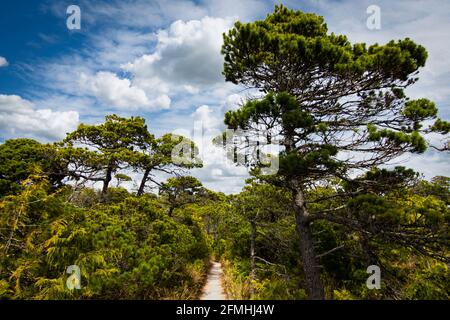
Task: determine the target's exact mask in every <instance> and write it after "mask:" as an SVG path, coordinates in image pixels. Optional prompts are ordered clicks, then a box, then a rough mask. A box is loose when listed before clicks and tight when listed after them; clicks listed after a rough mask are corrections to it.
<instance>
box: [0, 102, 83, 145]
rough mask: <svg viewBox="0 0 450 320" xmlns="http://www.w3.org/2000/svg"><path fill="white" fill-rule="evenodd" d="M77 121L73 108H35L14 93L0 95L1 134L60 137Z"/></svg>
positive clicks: (5, 135)
mask: <svg viewBox="0 0 450 320" xmlns="http://www.w3.org/2000/svg"><path fill="white" fill-rule="evenodd" d="M78 122H79V116H78V112H76V111H53V110H51V109H35V108H34V105H33V104H32V103H31V102H30V101H28V100H25V99H23V98H21V97H19V96H17V95H3V94H2V95H0V127H1V130H0V132H1V134H2V136H3V137H2V138H11V137H33V138H40V139H43V140H47V141H52V140H58V139H61V138H64V136H65V135H66V133H67V132H70V131H72V130H74V129H75V128H76V127H77V125H78Z"/></svg>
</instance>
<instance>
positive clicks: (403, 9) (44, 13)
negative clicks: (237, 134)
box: [0, 0, 450, 192]
mask: <svg viewBox="0 0 450 320" xmlns="http://www.w3.org/2000/svg"><path fill="white" fill-rule="evenodd" d="M279 2H280V1H260V0H229V1H222V0H203V1H187V0H172V1H159V0H134V1H127V0H124V1H115V0H110V1H36V0H31V1H30V0H14V1H11V0H6V1H2V9H1V11H0V141H4V140H5V139H9V138H16V137H23V136H27V137H32V138H35V139H37V140H40V141H43V142H47V141H56V140H58V139H60V138H62V137H63V136H64V134H65V133H66V132H68V131H71V130H73V129H74V128H75V127H76V126H77V125H78V124H79V123H80V122H87V123H98V122H100V121H102V119H103V117H104V116H105V115H106V114H109V113H117V114H120V115H123V116H130V115H140V116H143V117H145V118H146V120H147V121H148V123H149V127H150V130H151V131H153V132H154V133H156V134H157V135H160V134H162V133H165V132H174V131H175V132H180V133H184V134H187V135H191V134H192V133H193V128H194V123H199V122H201V123H202V125H203V130H204V131H205V132H207V133H206V137H207V138H208V137H209V136H211V135H213V134H214V133H215V132H217V131H220V130H222V129H223V124H222V117H223V113H224V112H225V111H226V110H229V109H231V108H235V107H236V105H237V104H239V103H240V102H241V101H243V99H245V98H246V96H248V94H249V93H248V92H246V91H243V88H240V87H237V86H234V85H231V84H229V83H225V81H224V79H223V76H222V75H221V71H222V70H221V69H222V57H221V56H220V53H219V50H220V44H221V34H222V32H224V31H226V30H227V29H229V28H230V27H231V26H232V24H233V23H234V21H236V20H237V19H239V20H241V21H251V20H255V19H260V18H263V17H264V16H265V15H266V14H267V13H269V12H270V11H271V10H272V9H273V6H274V4H276V3H279ZM283 3H284V4H285V5H286V6H288V7H291V8H295V9H301V10H303V11H309V12H315V13H318V14H320V15H323V16H324V17H325V19H326V21H327V24H328V27H329V30H330V31H333V32H335V33H343V34H346V35H347V36H348V37H349V39H350V40H351V41H353V42H366V43H374V42H379V43H384V42H387V41H389V40H391V39H400V38H405V37H410V38H412V39H413V40H415V41H417V42H418V43H421V44H423V45H424V46H425V47H426V48H427V50H428V52H429V60H428V63H427V66H426V67H425V68H423V70H421V73H420V78H421V79H420V81H419V82H418V83H417V84H416V85H415V86H414V87H413V88H411V89H410V90H408V94H409V95H410V96H411V97H413V98H417V97H428V98H430V99H432V100H434V101H436V102H437V104H438V106H439V108H440V116H441V117H442V118H444V119H447V120H448V119H449V118H450V103H449V101H450V87H449V86H448V84H449V80H450V59H448V57H449V55H450V37H449V34H448V30H450V22H449V19H448V12H450V3H449V2H448V1H445V0H441V1H438V0H430V1H387V0H385V1H372V0H370V1H350V0H341V1H331V0H330V1H325V0H303V1H293V0H290V1H283ZM71 4H75V5H78V6H79V7H80V9H81V29H80V30H68V29H67V27H66V19H67V17H68V15H67V14H66V9H67V7H68V6H69V5H71ZM371 4H375V5H378V6H379V7H380V9H381V29H380V30H370V29H368V28H367V26H366V19H367V17H368V14H367V12H366V9H367V7H368V6H369V5H371ZM433 139H435V138H433ZM203 153H204V157H205V159H204V160H205V161H206V162H205V163H206V164H205V167H204V168H203V169H199V170H196V171H194V172H193V173H194V175H196V176H197V177H199V178H200V179H201V180H202V181H203V182H204V183H205V184H206V185H207V186H208V187H210V188H213V189H216V190H221V191H225V192H237V191H239V189H240V188H241V187H242V185H243V179H244V178H245V177H246V175H247V174H246V172H245V170H244V169H243V168H236V167H233V166H230V165H228V164H224V163H218V161H219V159H220V158H221V157H222V156H223V155H221V154H220V153H217V152H213V151H212V150H211V149H210V148H209V147H206V146H205V147H204V150H203ZM448 160H449V157H448V154H447V155H445V154H439V153H436V152H433V151H430V152H428V153H426V154H425V155H423V156H420V157H411V156H408V155H405V156H404V157H402V158H401V159H400V160H399V162H400V163H401V164H403V165H407V166H411V167H414V168H416V169H417V170H419V171H421V172H423V173H424V174H425V176H426V177H427V178H430V177H432V176H434V175H438V174H440V175H450V172H449V166H448ZM219 162H220V161H219Z"/></svg>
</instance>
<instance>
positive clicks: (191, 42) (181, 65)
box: [122, 17, 234, 92]
mask: <svg viewBox="0 0 450 320" xmlns="http://www.w3.org/2000/svg"><path fill="white" fill-rule="evenodd" d="M233 21H234V19H232V18H211V17H204V18H202V19H201V20H190V21H186V22H185V21H181V20H178V21H175V22H174V23H172V24H171V25H170V27H169V28H168V29H163V30H159V31H158V32H157V34H156V39H157V40H156V41H157V44H156V47H155V50H154V52H153V53H152V54H146V55H143V56H141V57H139V58H137V59H135V60H134V61H132V62H130V63H127V64H124V65H123V66H122V67H123V69H124V70H126V71H129V72H131V73H132V74H133V75H134V80H133V82H134V83H135V84H137V85H139V86H140V87H142V88H147V87H153V86H154V84H155V82H158V81H157V80H155V78H157V79H158V80H159V81H161V80H162V81H164V82H166V83H168V84H170V85H180V86H185V88H186V89H187V91H190V92H197V91H196V87H198V86H201V87H204V86H211V85H214V84H217V83H223V82H224V78H223V76H222V74H221V71H222V67H223V58H222V56H221V55H220V48H221V45H222V33H223V32H225V31H227V30H228V29H229V28H230V27H231V26H232V24H233Z"/></svg>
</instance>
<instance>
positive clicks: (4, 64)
mask: <svg viewBox="0 0 450 320" xmlns="http://www.w3.org/2000/svg"><path fill="white" fill-rule="evenodd" d="M8 64H9V63H8V60H6V58H5V57H2V56H0V68H1V67H7V66H8Z"/></svg>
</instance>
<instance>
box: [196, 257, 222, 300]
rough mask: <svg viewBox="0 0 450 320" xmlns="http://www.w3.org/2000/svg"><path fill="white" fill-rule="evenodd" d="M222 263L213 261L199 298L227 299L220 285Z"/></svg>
mask: <svg viewBox="0 0 450 320" xmlns="http://www.w3.org/2000/svg"><path fill="white" fill-rule="evenodd" d="M222 273H223V271H222V265H221V264H220V263H219V262H213V263H212V266H211V269H210V270H209V273H208V278H207V279H206V285H205V287H204V288H203V293H202V295H201V296H200V300H227V297H226V295H225V292H224V290H223V287H222Z"/></svg>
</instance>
